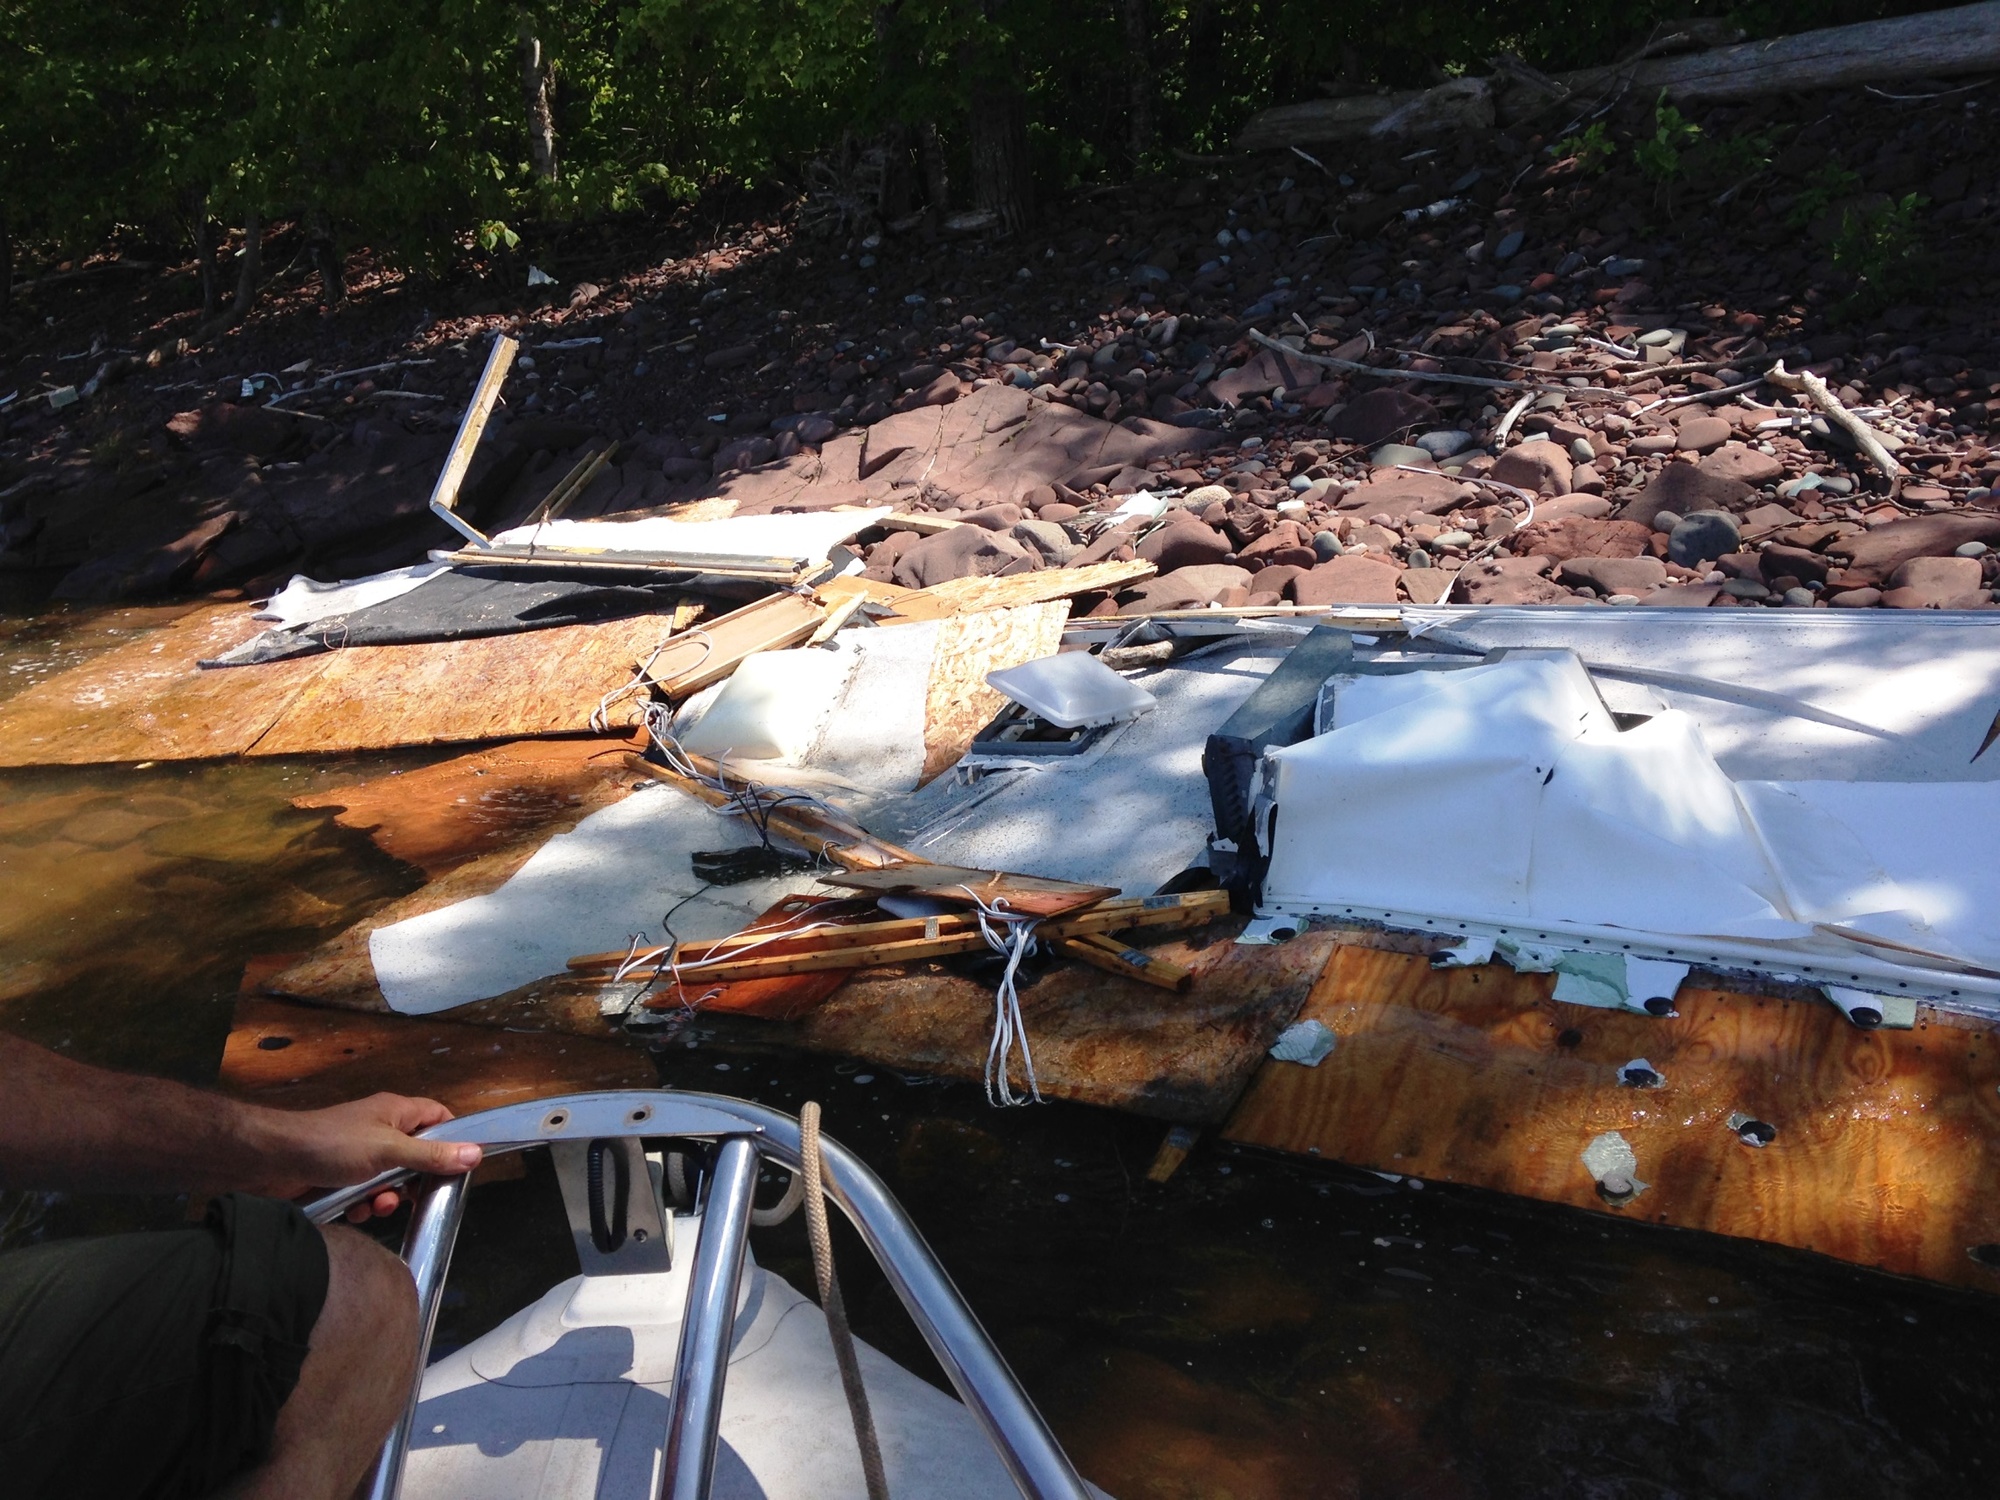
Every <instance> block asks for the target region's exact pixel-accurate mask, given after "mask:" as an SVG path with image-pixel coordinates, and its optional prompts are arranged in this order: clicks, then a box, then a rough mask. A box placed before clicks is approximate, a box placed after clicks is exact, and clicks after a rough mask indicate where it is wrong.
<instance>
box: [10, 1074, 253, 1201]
mask: <svg viewBox="0 0 2000 1500" xmlns="http://www.w3.org/2000/svg"><path fill="white" fill-rule="evenodd" d="M0 1099H4V1101H5V1107H4V1108H0V1184H4V1185H5V1186H7V1187H11V1188H42V1189H57V1190H68V1191H80V1190H81V1191H87V1190H97V1191H151V1192H167V1191H175V1190H179V1189H184V1188H195V1187H204V1188H215V1189H224V1188H230V1187H236V1186H243V1185H248V1184H252V1183H255V1182H259V1181H262V1180H264V1179H266V1178H268V1177H270V1176H271V1175H272V1174H273V1170H274V1165H275V1163H276V1162H277V1161H278V1160H279V1159H281V1158H282V1156H283V1154H284V1152H285V1149H286V1143H285V1139H284V1138H285V1134H286V1131H285V1125H286V1121H287V1119H288V1117H287V1116H286V1115H284V1114H282V1113H281V1112H279V1111H276V1110H269V1109H262V1108H259V1107H257V1106H255V1105H248V1104H241V1103H238V1102H237V1101H235V1100H232V1099H226V1098H224V1097H223V1096H221V1095H220V1094H211V1093H204V1092H202V1091H201V1090H199V1089H191V1088H187V1087H185V1086H184V1085H182V1084H178V1083H170V1082H168V1081H166V1080H164V1079H158V1078H143V1077H138V1076H135V1075H132V1074H125V1073H112V1072H107V1071H105V1070H104V1069H101V1068H93V1067H89V1066H87V1065H85V1064H83V1063H79V1062H74V1061H72V1060H71V1059H69V1058H66V1057H62V1056H59V1055H58V1054H56V1053H53V1052H49V1051H46V1050H44V1049H43V1048H40V1047H36V1046H33V1045H32V1044H30V1043H27V1042H23V1041H21V1040H19V1039H18V1038H15V1037H10V1036H4V1035H0Z"/></svg>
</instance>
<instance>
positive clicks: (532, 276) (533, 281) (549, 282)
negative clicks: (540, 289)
mask: <svg viewBox="0 0 2000 1500" xmlns="http://www.w3.org/2000/svg"><path fill="white" fill-rule="evenodd" d="M555 284H556V279H555V277H553V276H551V275H550V274H549V273H548V272H547V271H544V270H543V269H542V268H541V267H540V266H530V267H528V285H529V286H554V285H555Z"/></svg>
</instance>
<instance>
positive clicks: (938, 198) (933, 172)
mask: <svg viewBox="0 0 2000 1500" xmlns="http://www.w3.org/2000/svg"><path fill="white" fill-rule="evenodd" d="M917 159H918V160H919V161H920V162H922V163H923V169H924V196H925V197H926V198H928V199H930V202H931V212H932V213H934V214H937V215H938V216H939V217H943V216H944V215H945V214H948V213H950V212H951V175H950V173H949V172H948V171H947V170H946V163H945V157H944V142H943V141H941V140H939V139H938V128H937V121H936V120H920V121H918V122H917Z"/></svg>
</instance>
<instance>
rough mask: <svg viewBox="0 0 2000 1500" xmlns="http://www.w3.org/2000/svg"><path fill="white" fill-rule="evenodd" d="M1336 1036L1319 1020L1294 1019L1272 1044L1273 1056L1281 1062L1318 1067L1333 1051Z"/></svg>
mask: <svg viewBox="0 0 2000 1500" xmlns="http://www.w3.org/2000/svg"><path fill="white" fill-rule="evenodd" d="M1335 1040H1336V1038H1335V1037H1334V1034H1333V1033H1332V1032H1331V1031H1329V1030H1327V1028H1326V1027H1325V1025H1323V1024H1322V1023H1321V1022H1318V1021H1294V1022H1293V1023H1292V1024H1291V1025H1289V1026H1287V1027H1286V1028H1285V1029H1284V1031H1283V1032H1281V1033H1280V1034H1279V1036H1278V1039H1277V1041H1275V1042H1273V1043H1272V1044H1271V1056H1273V1057H1275V1058H1276V1059H1277V1060H1278V1061H1279V1062H1288V1063H1303V1064H1304V1065H1305V1066H1306V1067H1308V1068H1316V1067H1318V1066H1319V1065H1320V1064H1321V1063H1322V1062H1324V1061H1326V1057H1327V1054H1328V1053H1330V1052H1332V1051H1333V1044H1334V1041H1335Z"/></svg>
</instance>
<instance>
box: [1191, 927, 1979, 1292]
mask: <svg viewBox="0 0 2000 1500" xmlns="http://www.w3.org/2000/svg"><path fill="white" fill-rule="evenodd" d="M1552 986H1553V980H1552V979H1551V977H1550V976H1548V975H1534V974H1515V973H1513V972H1512V971H1511V970H1508V969H1506V968H1504V967H1501V966H1499V965H1486V966H1483V967H1478V968H1470V969H1447V970H1433V969H1432V968H1431V967H1430V966H1429V963H1428V961H1427V960H1426V959H1425V958H1424V957H1422V956H1421V955H1416V954H1405V953H1390V952H1383V951H1378V950H1374V949H1369V948H1361V947H1343V948H1341V949H1340V950H1339V951H1338V953H1337V954H1336V955H1335V957H1334V960H1333V962H1332V963H1331V964H1329V965H1328V966H1327V969H1326V973H1325V976H1324V977H1323V978H1322V979H1321V980H1320V982H1319V983H1318V984H1317V985H1316V986H1315V987H1314V988H1313V992H1312V995H1311V998H1310V999H1309V1000H1308V1001H1307V1002H1306V1006H1305V1009H1304V1010H1303V1012H1302V1013H1301V1014H1302V1017H1309V1018H1314V1019H1317V1020H1319V1021H1321V1022H1322V1023H1324V1024H1325V1025H1326V1026H1327V1027H1329V1028H1330V1029H1331V1030H1332V1031H1333V1032H1334V1033H1335V1035H1336V1037H1337V1038H1338V1040H1337V1043H1336V1045H1335V1047H1334V1050H1333V1053H1332V1054H1331V1055H1330V1056H1329V1057H1328V1058H1326V1060H1325V1061H1323V1062H1321V1063H1320V1064H1319V1065H1318V1066H1317V1067H1313V1068H1308V1067H1304V1066H1301V1065H1298V1064H1292V1063H1279V1062H1268V1063H1266V1064H1265V1065H1264V1066H1263V1067H1262V1068H1261V1070H1260V1071H1259V1072H1258V1075H1257V1077H1256V1080H1255V1082H1254V1083H1253V1084H1252V1085H1251V1087H1250V1089H1249V1092H1248V1093H1247V1094H1246V1095H1245V1097H1244V1099H1243V1102H1242V1104H1241V1105H1240V1106H1239V1107H1238V1109H1237V1110H1236V1112H1235V1114H1234V1115H1233V1116H1232V1117H1231V1119H1230V1121H1229V1124H1228V1126H1227V1128H1226V1131H1225V1133H1226V1134H1227V1135H1228V1136H1229V1137H1230V1138H1231V1139H1234V1140H1238V1141H1244V1142H1248V1143H1253V1144H1256V1145H1261V1146H1271V1147H1276V1148H1278V1149H1280V1150H1285V1151H1294V1152H1299V1153H1302V1154H1312V1155H1317V1156H1321V1157H1325V1158H1328V1159H1331V1160H1337V1161H1342V1162H1347V1163H1350V1164H1353V1165H1356V1166H1363V1167H1369V1168H1373V1169H1375V1170H1378V1171H1387V1172H1401V1173H1408V1174H1410V1175H1413V1176H1417V1177H1426V1178H1439V1179H1442V1180H1446V1181H1451V1182H1461V1183H1468V1184H1472V1185H1475V1186H1479V1187H1486V1188H1495V1189H1498V1190H1500V1191H1502V1192H1508V1193H1516V1194H1520V1195H1523V1196H1526V1197H1533V1198H1541V1199H1545V1200H1548V1201H1551V1202H1556V1203H1567V1204H1572V1205H1574V1206H1576V1207H1580V1208H1591V1209H1598V1210H1602V1211H1604V1212H1607V1213H1618V1214H1622V1215H1624V1216H1626V1217H1634V1218H1643V1219H1646V1220H1648V1221H1650V1222H1654V1223H1660V1224H1672V1225H1679V1226H1684V1227H1691V1228H1698V1229H1707V1230H1713V1231H1716V1232H1718V1233H1722V1234H1731V1235H1738V1236H1743V1237H1746V1238H1751V1239H1759V1240H1769V1241H1773V1242H1775V1243H1778V1244H1784V1245H1794V1246H1798V1247H1800V1248H1803V1249H1809V1250H1817V1251H1820V1252H1822V1253H1824V1254H1827V1255H1832V1256H1837V1257H1839V1258H1840V1259H1843V1260H1849V1261H1855V1262H1858V1263H1861V1264H1864V1265H1873V1266H1880V1267H1883V1268H1884V1269H1887V1270H1891V1271H1897V1272H1902V1273H1905V1274H1909V1275H1917V1276H1924V1277H1928V1278H1930V1279H1932V1280H1936V1281H1946V1282H1956V1283H1961V1284H1964V1285H1968V1286H1977V1287H1982V1288H1985V1289H1988V1290H2000V1267H1996V1266H1994V1265H1988V1264H1985V1263H1982V1261H1981V1260H1979V1259H1975V1258H1974V1256H1973V1255H1972V1254H1971V1253H1970V1252H1971V1251H1973V1250H1974V1249H1975V1248H1976V1247H1980V1246H1994V1245H2000V1092H1996V1086H2000V1034H1996V1033H1995V1031H1994V1029H1993V1028H1992V1027H1991V1026H1990V1025H1988V1024H1985V1023H1980V1022H1974V1021H1968V1020H1965V1019H1963V1018H1957V1017H1951V1016H1946V1015H1941V1014H1938V1013H1935V1012H1933V1011H1931V1010H1929V1009H1928V1008H1920V1009H1919V1012H1918V1017H1919V1019H1918V1024H1917V1028H1916V1029H1915V1030H1913V1031H1862V1030H1859V1029H1857V1028H1856V1027H1854V1026H1853V1025H1851V1024H1850V1023H1849V1022H1848V1021H1846V1020H1845V1019H1844V1018H1843V1017H1842V1016H1841V1015H1840V1014H1839V1012H1838V1011H1836V1010H1835V1009H1834V1008H1833V1007H1832V1006H1830V1005H1828V1004H1826V1003H1825V1002H1824V1001H1818V1000H1810V999H1779V998H1774V997H1771V996H1763V997H1757V996H1748V995H1735V994H1726V993H1723V992H1720V991H1715V990H1706V989H1695V988H1692V987H1688V986H1684V987H1683V988H1682V990H1681V992H1680V996H1679V999H1678V1001H1677V1009H1678V1011H1679V1014H1678V1015H1676V1016H1673V1017H1670V1018H1665V1019H1654V1018H1651V1017H1647V1016H1639V1015H1632V1014H1627V1013H1625V1012H1620V1011H1606V1010H1595V1009H1588V1008H1585V1007H1581V1006H1574V1005H1564V1004H1559V1003H1557V1002H1556V1001H1554V1000H1553V999H1551V998H1550V997H1549V992H1550V990H1551V988H1552ZM1640 1058H1643V1059H1645V1060H1646V1062H1647V1063H1649V1064H1650V1066H1651V1069H1652V1071H1654V1072H1655V1073H1657V1074H1658V1075H1659V1076H1660V1077H1661V1078H1662V1079H1663V1080H1664V1082H1663V1083H1662V1085H1661V1086H1659V1087H1657V1088H1634V1087H1631V1086H1628V1085H1627V1084H1625V1083H1623V1082H1621V1075H1622V1070H1623V1069H1624V1068H1625V1066H1626V1065H1627V1064H1628V1063H1631V1062H1632V1061H1634V1060H1635V1059H1640ZM1737 1115H1742V1116H1748V1117H1750V1118H1752V1119H1755V1120H1759V1121H1763V1122H1765V1123H1767V1124H1768V1125H1770V1126H1771V1127H1773V1128H1774V1129H1775V1130H1776V1137H1775V1139H1773V1140H1772V1142H1771V1143H1770V1144H1769V1145H1768V1146H1765V1147H1763V1148H1761V1149H1759V1148H1755V1147H1751V1146H1748V1145H1745V1144H1744V1143H1743V1142H1742V1140H1741V1139H1740V1138H1739V1136H1738V1134H1737V1132H1736V1131H1735V1130H1733V1129H1732V1128H1731V1127H1730V1124H1729V1121H1730V1119H1731V1117H1732V1116H1737ZM1611 1131H1616V1132H1618V1133H1619V1134H1620V1135H1622V1136H1623V1137H1624V1138H1625V1140H1626V1141H1627V1142H1628V1143H1629V1144H1630V1146H1631V1148H1632V1151H1633V1153H1634V1154H1635V1156H1636V1158H1637V1162H1638V1168H1637V1177H1638V1179H1639V1180H1640V1181H1641V1182H1643V1183H1645V1184H1646V1185H1647V1186H1646V1187H1645V1189H1644V1191H1642V1192H1641V1193H1640V1194H1639V1195H1638V1196H1637V1197H1636V1198H1634V1199H1632V1200H1631V1201H1630V1202H1628V1203H1627V1204H1625V1205H1624V1206H1623V1207H1613V1206H1611V1205H1610V1204H1609V1203H1607V1202H1606V1201H1605V1200H1604V1199H1603V1198H1601V1197H1600V1196H1599V1194H1598V1192H1597V1187H1596V1182H1595V1180H1594V1179H1593V1177H1592V1176H1591V1174H1590V1172H1589V1171H1588V1170H1586V1168H1585V1167H1584V1165H1583V1162H1582V1160H1581V1156H1582V1153H1583V1150H1584V1148H1585V1147H1586V1146H1587V1145H1589V1144H1590V1142H1591V1141H1592V1140H1593V1139H1595V1138H1596V1137H1598V1136H1599V1135H1601V1134H1604V1133H1606V1132H1611ZM1984 1253H1986V1254H1990V1255H1991V1256H1993V1258H1994V1259H1995V1260H1996V1261H2000V1250H1995V1251H1989V1252H1984Z"/></svg>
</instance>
